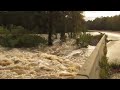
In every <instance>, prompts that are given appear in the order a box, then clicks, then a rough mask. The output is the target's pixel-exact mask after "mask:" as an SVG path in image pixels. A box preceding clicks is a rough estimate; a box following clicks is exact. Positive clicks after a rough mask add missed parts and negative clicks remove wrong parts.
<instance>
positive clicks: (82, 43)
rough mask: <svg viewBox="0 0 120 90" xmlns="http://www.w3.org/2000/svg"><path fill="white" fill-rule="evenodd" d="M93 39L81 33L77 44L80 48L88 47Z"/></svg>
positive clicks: (89, 35)
mask: <svg viewBox="0 0 120 90" xmlns="http://www.w3.org/2000/svg"><path fill="white" fill-rule="evenodd" d="M91 39H92V35H91V34H86V33H81V34H80V37H79V38H77V39H76V44H77V45H78V46H79V47H87V46H88V45H89V43H90V41H91Z"/></svg>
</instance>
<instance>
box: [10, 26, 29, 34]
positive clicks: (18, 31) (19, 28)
mask: <svg viewBox="0 0 120 90" xmlns="http://www.w3.org/2000/svg"><path fill="white" fill-rule="evenodd" d="M11 33H12V34H26V33H27V34H28V33H29V32H28V31H27V30H26V29H25V28H24V27H22V26H14V27H12V28H11Z"/></svg>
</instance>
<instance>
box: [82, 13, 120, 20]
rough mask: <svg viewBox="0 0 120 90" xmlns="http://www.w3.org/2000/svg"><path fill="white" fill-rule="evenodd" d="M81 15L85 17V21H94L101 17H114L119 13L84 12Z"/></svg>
mask: <svg viewBox="0 0 120 90" xmlns="http://www.w3.org/2000/svg"><path fill="white" fill-rule="evenodd" d="M83 15H84V16H85V20H86V21H87V20H94V19H95V18H96V17H101V16H104V17H106V16H115V15H120V11H84V13H83Z"/></svg>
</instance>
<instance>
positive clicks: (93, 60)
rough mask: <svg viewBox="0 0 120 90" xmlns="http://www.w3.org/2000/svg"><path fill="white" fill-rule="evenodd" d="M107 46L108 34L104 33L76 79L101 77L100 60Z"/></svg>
mask: <svg viewBox="0 0 120 90" xmlns="http://www.w3.org/2000/svg"><path fill="white" fill-rule="evenodd" d="M105 48H106V36H105V35H104V36H103V37H102V38H101V40H100V41H99V43H98V44H97V46H96V48H95V49H94V51H93V52H92V54H91V55H90V57H89V58H88V60H87V61H86V62H85V64H84V65H83V67H82V68H81V70H80V73H79V75H78V76H77V77H75V79H99V71H100V67H99V61H100V60H101V58H102V57H103V56H104V55H105Z"/></svg>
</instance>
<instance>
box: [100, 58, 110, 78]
mask: <svg viewBox="0 0 120 90" xmlns="http://www.w3.org/2000/svg"><path fill="white" fill-rule="evenodd" d="M99 66H100V74H99V76H100V78H101V79H109V77H110V73H109V72H110V67H109V64H108V59H107V57H106V56H103V57H102V59H101V61H100V62H99Z"/></svg>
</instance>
